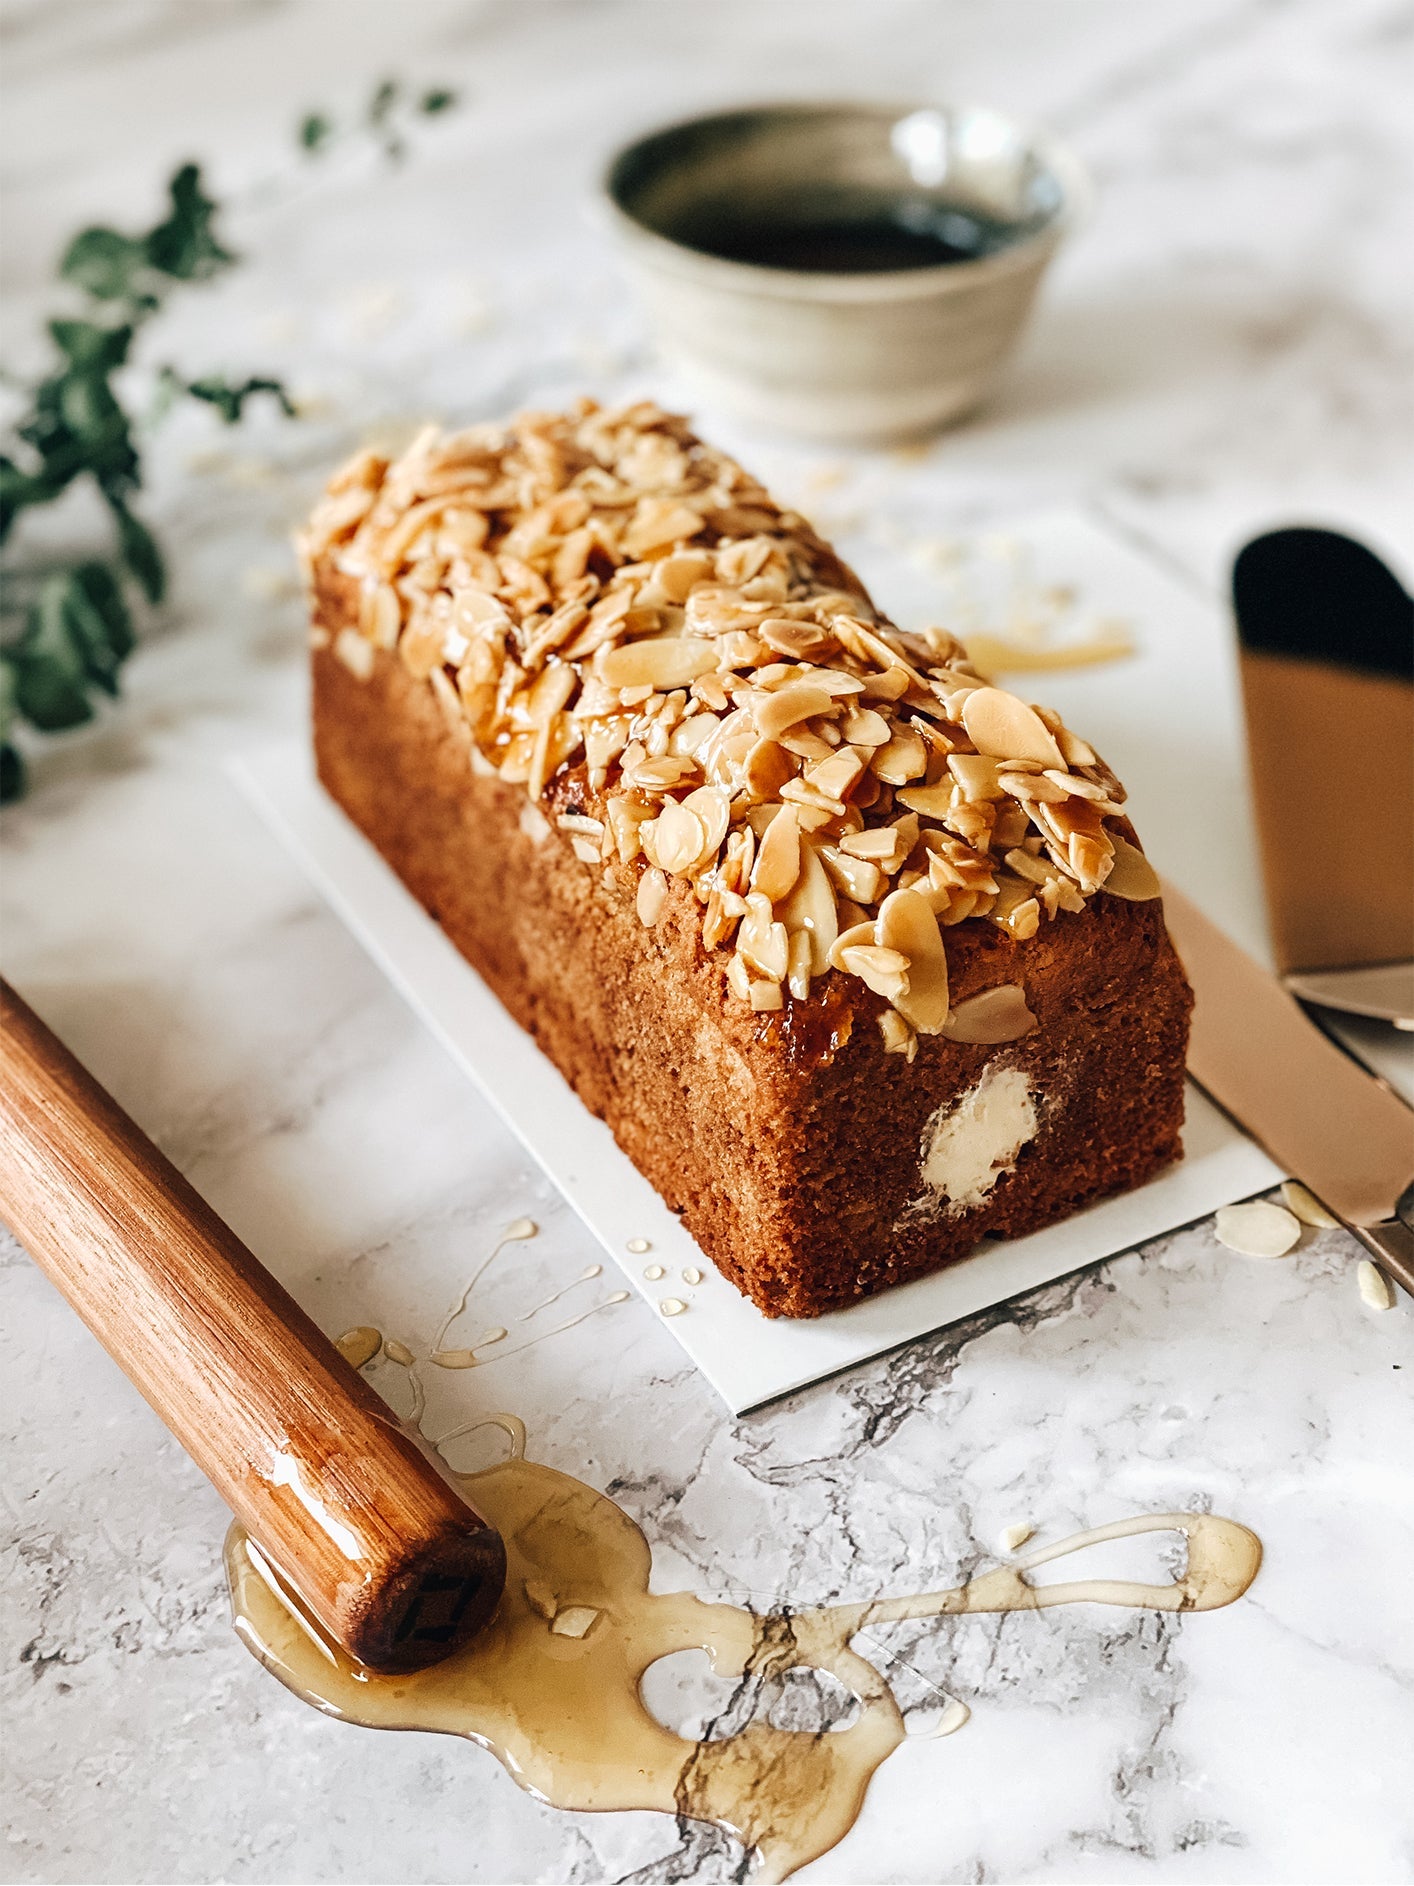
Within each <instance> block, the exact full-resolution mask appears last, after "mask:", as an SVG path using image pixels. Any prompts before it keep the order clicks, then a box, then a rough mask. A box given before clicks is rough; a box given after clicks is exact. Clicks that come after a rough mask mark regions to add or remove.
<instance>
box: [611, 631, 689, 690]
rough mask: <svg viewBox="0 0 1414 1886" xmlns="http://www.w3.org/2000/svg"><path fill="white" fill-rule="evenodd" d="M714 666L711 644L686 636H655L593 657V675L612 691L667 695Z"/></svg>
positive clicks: (625, 644) (628, 643)
mask: <svg viewBox="0 0 1414 1886" xmlns="http://www.w3.org/2000/svg"><path fill="white" fill-rule="evenodd" d="M716 665H717V651H716V649H715V647H714V646H713V644H712V643H711V642H707V641H700V640H696V639H694V638H693V637H692V636H686V635H683V636H655V637H653V638H651V639H650V640H648V641H642V642H626V643H624V644H623V645H622V646H621V647H619V648H609V649H602V650H601V651H600V652H599V654H598V655H597V656H596V657H595V660H594V672H595V674H596V675H597V676H598V677H599V679H600V680H601V681H602V682H604V683H605V685H606V686H608V687H611V688H635V687H648V688H656V689H660V690H662V691H665V692H666V690H667V689H669V688H685V687H687V686H688V685H689V684H690V683H691V682H693V681H695V680H696V679H697V677H698V675H700V674H706V673H707V671H708V670H709V669H711V668H715V667H716Z"/></svg>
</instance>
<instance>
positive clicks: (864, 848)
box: [840, 825, 908, 871]
mask: <svg viewBox="0 0 1414 1886" xmlns="http://www.w3.org/2000/svg"><path fill="white" fill-rule="evenodd" d="M840 850H841V851H844V852H848V854H849V856H850V857H851V858H868V859H871V860H872V861H873V862H874V863H875V864H878V865H882V866H883V868H884V869H885V870H886V871H895V870H897V869H898V867H899V865H901V864H902V863H903V860H904V858H905V857H906V856H907V855H908V854H907V852H906V851H902V852H901V851H900V839H899V834H898V833H897V832H896V831H895V830H894V828H893V826H892V825H871V826H867V827H866V828H865V830H864V831H862V832H848V833H846V835H845V836H844V837H843V838H842V839H841V840H840Z"/></svg>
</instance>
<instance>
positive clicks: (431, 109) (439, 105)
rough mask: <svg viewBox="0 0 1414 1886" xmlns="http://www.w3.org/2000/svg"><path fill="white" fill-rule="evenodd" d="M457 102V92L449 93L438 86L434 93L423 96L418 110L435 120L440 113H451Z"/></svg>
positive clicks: (419, 101) (426, 93)
mask: <svg viewBox="0 0 1414 1886" xmlns="http://www.w3.org/2000/svg"><path fill="white" fill-rule="evenodd" d="M456 102H457V94H456V93H455V92H451V91H447V90H446V89H445V88H444V87H441V86H438V87H435V88H434V89H433V90H432V91H430V92H424V93H423V94H422V97H421V98H420V99H419V100H418V102H417V108H418V110H419V111H420V112H422V113H424V114H425V115H426V116H427V117H429V118H435V117H436V115H437V113H438V112H440V111H450V110H451V108H452V106H453V105H455V104H456Z"/></svg>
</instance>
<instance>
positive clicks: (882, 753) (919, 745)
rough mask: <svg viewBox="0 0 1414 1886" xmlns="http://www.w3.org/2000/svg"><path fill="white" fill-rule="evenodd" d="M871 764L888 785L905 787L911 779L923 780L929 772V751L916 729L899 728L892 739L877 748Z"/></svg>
mask: <svg viewBox="0 0 1414 1886" xmlns="http://www.w3.org/2000/svg"><path fill="white" fill-rule="evenodd" d="M869 764H870V767H871V768H872V770H873V771H874V772H875V773H876V774H877V775H878V777H879V778H880V779H882V780H884V781H885V782H886V784H888V785H890V786H904V785H907V783H908V782H909V780H910V779H921V778H922V776H923V775H924V773H926V772H927V770H928V749H927V747H926V746H924V744H923V736H922V735H921V734H920V733H919V732H918V731H917V729H916V728H913V727H898V728H895V730H894V734H893V737H892V739H890V740H889V741H888V742H887V743H886V744H885V745H884V746H881V747H877V748H875V751H874V755H873V758H872V759H871V760H870V762H869Z"/></svg>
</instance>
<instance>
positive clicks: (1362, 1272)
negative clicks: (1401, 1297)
mask: <svg viewBox="0 0 1414 1886" xmlns="http://www.w3.org/2000/svg"><path fill="white" fill-rule="evenodd" d="M1355 1281H1356V1283H1357V1285H1358V1286H1359V1289H1360V1301H1361V1302H1362V1303H1363V1304H1365V1306H1366V1307H1367V1308H1368V1309H1371V1310H1392V1309H1393V1308H1394V1289H1393V1286H1392V1285H1391V1283H1390V1280H1389V1278H1388V1277H1386V1276H1385V1274H1384V1272H1383V1271H1382V1270H1381V1269H1380V1267H1379V1265H1378V1264H1376V1263H1374V1262H1373V1261H1372V1260H1371V1259H1370V1258H1368V1257H1362V1258H1361V1260H1360V1262H1359V1263H1358V1264H1357V1265H1356V1266H1355Z"/></svg>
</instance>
